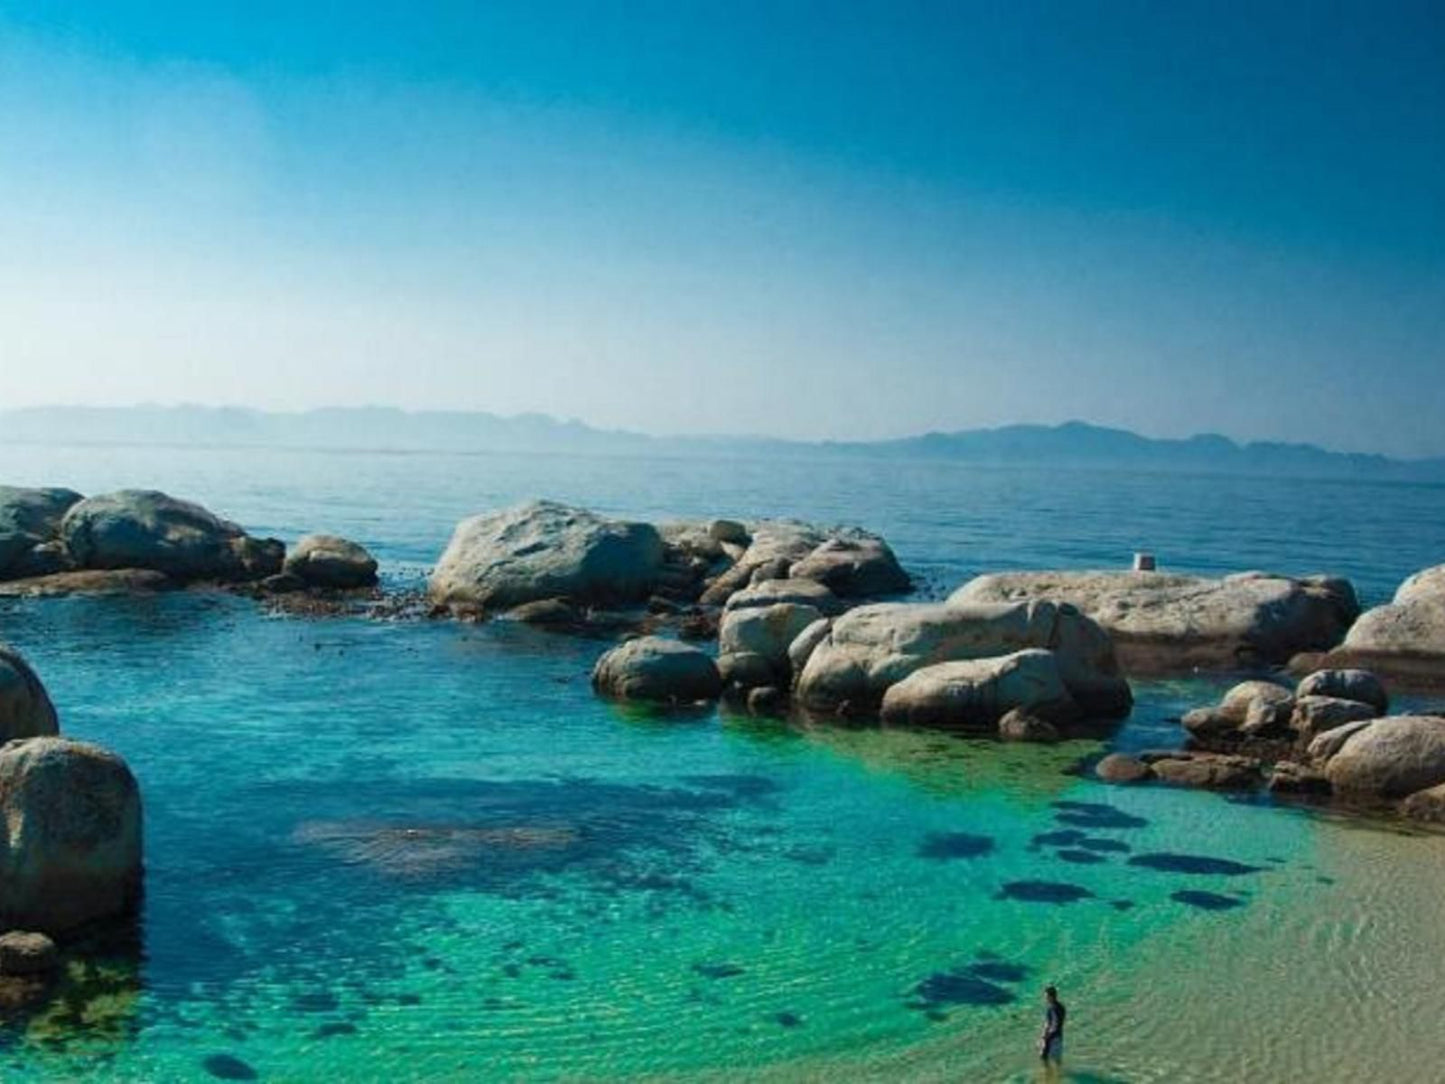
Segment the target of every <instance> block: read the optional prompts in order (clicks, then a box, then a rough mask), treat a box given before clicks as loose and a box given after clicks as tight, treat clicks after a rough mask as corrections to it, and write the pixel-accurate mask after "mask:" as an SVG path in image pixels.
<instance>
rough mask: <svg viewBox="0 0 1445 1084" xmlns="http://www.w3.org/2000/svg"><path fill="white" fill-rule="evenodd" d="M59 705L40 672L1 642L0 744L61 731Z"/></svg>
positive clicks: (18, 653)
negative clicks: (56, 715)
mask: <svg viewBox="0 0 1445 1084" xmlns="http://www.w3.org/2000/svg"><path fill="white" fill-rule="evenodd" d="M59 730H60V727H59V723H58V722H57V720H56V717H55V705H53V704H52V703H51V702H50V694H49V693H47V692H46V691H45V685H44V684H43V683H42V682H41V680H40V678H39V676H37V675H36V673H35V671H34V670H32V669H31V668H30V664H29V663H27V662H26V661H25V660H24V659H23V658H22V657H21V655H20V652H18V651H16V650H15V649H14V648H12V647H8V646H6V645H5V644H0V745H3V744H4V743H5V742H7V741H11V740H12V739H14V738H35V737H43V736H46V735H49V734H56V733H59Z"/></svg>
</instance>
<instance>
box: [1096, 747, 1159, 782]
mask: <svg viewBox="0 0 1445 1084" xmlns="http://www.w3.org/2000/svg"><path fill="white" fill-rule="evenodd" d="M1094 774H1095V775H1096V776H1098V777H1099V778H1100V779H1102V780H1103V781H1104V782H1105V783H1142V782H1144V781H1145V780H1146V779H1152V778H1153V777H1154V769H1152V768H1151V767H1149V765H1147V764H1145V763H1144V762H1143V761H1142V760H1140V759H1139V758H1138V757H1132V756H1130V755H1129V754H1128V753H1110V754H1109V755H1108V756H1106V757H1104V759H1103V760H1101V761H1099V763H1098V764H1096V765H1094Z"/></svg>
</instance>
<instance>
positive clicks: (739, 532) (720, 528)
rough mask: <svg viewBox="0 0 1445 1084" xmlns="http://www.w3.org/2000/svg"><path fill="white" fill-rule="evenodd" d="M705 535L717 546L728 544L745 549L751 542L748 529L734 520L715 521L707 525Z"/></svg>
mask: <svg viewBox="0 0 1445 1084" xmlns="http://www.w3.org/2000/svg"><path fill="white" fill-rule="evenodd" d="M707 535H708V537H709V538H711V539H712V540H713V541H714V542H717V543H719V544H721V543H724V542H729V543H731V544H732V545H734V546H744V547H746V546H747V545H749V544H750V543H751V542H752V540H753V539H752V535H750V534H748V529H747V528H746V527H744V526H743V525H742V524H741V523H739V522H738V521H737V520H734V519H715V520H713V521H712V522H711V523H709V524H708V525H707Z"/></svg>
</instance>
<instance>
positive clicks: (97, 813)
mask: <svg viewBox="0 0 1445 1084" xmlns="http://www.w3.org/2000/svg"><path fill="white" fill-rule="evenodd" d="M0 815H3V816H0V823H3V824H4V826H5V831H4V836H3V847H0V924H4V925H9V926H16V927H21V928H24V929H29V930H39V931H41V932H43V933H47V934H52V935H53V934H57V933H63V932H64V931H66V930H69V929H72V928H74V927H76V926H79V925H81V924H82V923H85V922H89V921H91V920H93V919H98V918H104V917H107V916H111V915H117V914H122V913H125V912H127V911H129V910H130V909H131V908H132V907H133V906H134V905H135V903H136V901H137V899H138V898H139V894H140V887H141V800H140V790H139V788H138V787H137V786H136V781H135V777H134V776H133V775H131V772H130V769H129V768H128V767H127V766H126V763H125V761H123V760H122V759H121V758H120V757H118V756H116V755H115V754H114V753H111V752H108V751H106V750H104V749H101V748H100V747H99V746H95V745H90V744H87V743H85V742H77V741H70V740H68V739H66V738H54V737H45V738H26V739H22V740H20V741H12V742H10V743H9V744H8V745H5V746H4V747H3V748H0Z"/></svg>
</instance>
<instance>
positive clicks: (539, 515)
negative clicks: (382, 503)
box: [428, 501, 663, 610]
mask: <svg viewBox="0 0 1445 1084" xmlns="http://www.w3.org/2000/svg"><path fill="white" fill-rule="evenodd" d="M662 566H663V544H662V538H661V536H660V535H659V534H658V533H657V530H656V528H654V527H652V526H651V525H650V524H646V523H629V522H624V521H622V520H615V519H608V518H606V517H604V516H599V515H597V514H596V513H593V512H588V511H586V510H585V509H581V508H570V507H568V506H567V505H563V504H557V503H556V502H554V501H533V502H532V503H530V504H524V505H520V506H518V507H516V508H509V509H507V510H506V511H502V512H491V513H486V514H483V515H479V516H472V517H471V518H470V519H465V520H463V521H462V522H461V523H459V524H458V525H457V528H456V530H455V532H453V534H452V538H451V542H450V543H449V544H448V545H447V548H446V551H445V552H444V553H443V554H442V556H441V560H440V561H438V562H437V566H436V569H435V571H434V572H433V573H432V575H431V579H430V581H429V583H428V595H429V596H430V598H431V599H432V601H433V602H435V603H438V604H442V605H448V606H452V607H460V608H474V609H479V610H501V609H508V608H510V607H513V606H520V605H522V604H523V603H526V602H533V601H536V600H538V599H545V598H555V597H563V598H567V599H570V600H572V601H575V602H585V603H600V604H604V605H610V604H616V603H624V602H636V601H640V600H642V599H644V598H646V597H647V596H648V595H649V594H650V593H651V592H652V590H653V588H654V586H655V585H656V583H657V580H658V577H659V575H660V574H661V572H662Z"/></svg>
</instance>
